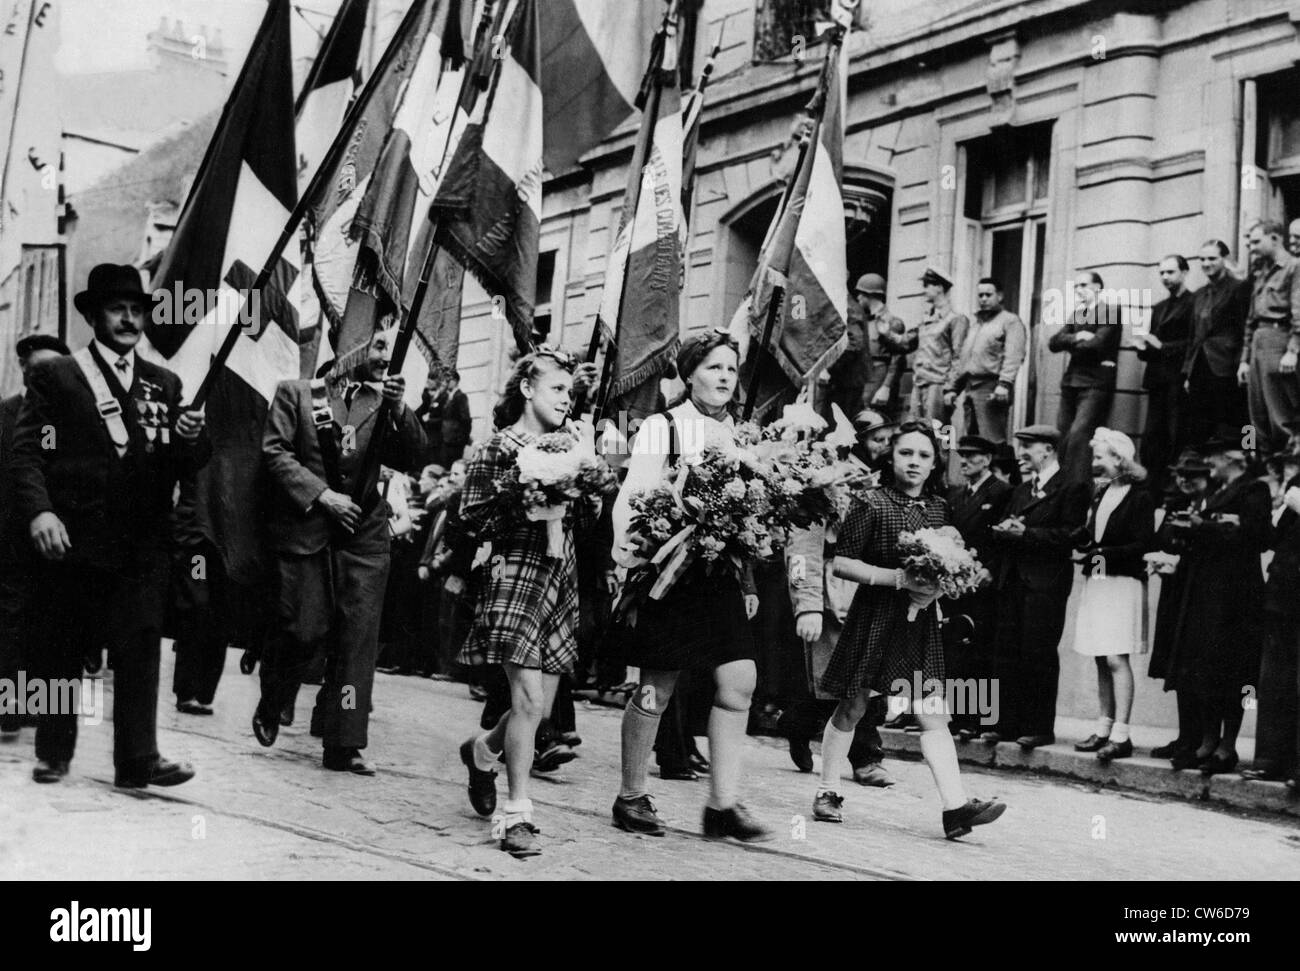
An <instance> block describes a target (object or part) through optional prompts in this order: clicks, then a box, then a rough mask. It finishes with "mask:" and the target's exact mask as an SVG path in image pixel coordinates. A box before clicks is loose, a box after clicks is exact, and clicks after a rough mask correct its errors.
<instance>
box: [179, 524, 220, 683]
mask: <svg viewBox="0 0 1300 971" xmlns="http://www.w3.org/2000/svg"><path fill="white" fill-rule="evenodd" d="M229 591H230V584H229V581H228V579H227V577H226V571H225V567H224V566H222V563H221V553H220V552H219V551H218V550H217V548H216V547H215V546H213V545H212V544H211V543H209V542H207V541H206V540H204V541H202V542H199V543H195V544H192V545H187V546H184V547H182V548H181V549H179V550H177V552H176V556H175V559H174V562H173V570H172V605H173V608H174V610H175V621H174V623H175V632H176V645H175V650H176V669H175V671H174V672H173V675H172V692H173V693H174V694H175V695H176V700H177V701H178V702H180V701H186V700H190V699H192V700H194V701H197V702H199V704H202V705H210V704H212V700H213V698H215V697H216V694H217V684H218V682H220V681H221V672H222V671H223V670H224V669H225V666H226V644H227V642H228V641H229V640H230V634H231V630H230V626H231V625H230V620H231V613H232V611H233V605H232V604H231V603H230V599H229Z"/></svg>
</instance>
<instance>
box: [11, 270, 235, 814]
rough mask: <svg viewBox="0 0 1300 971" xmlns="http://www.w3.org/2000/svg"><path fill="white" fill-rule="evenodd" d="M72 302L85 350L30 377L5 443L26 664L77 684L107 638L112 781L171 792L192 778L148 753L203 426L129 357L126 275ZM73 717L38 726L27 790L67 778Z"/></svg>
mask: <svg viewBox="0 0 1300 971" xmlns="http://www.w3.org/2000/svg"><path fill="white" fill-rule="evenodd" d="M73 302H74V303H75V305H76V307H77V310H79V311H80V312H81V313H82V314H83V315H84V316H85V318H86V320H87V321H89V323H90V324H91V326H92V327H93V328H94V332H95V339H94V340H93V341H92V342H91V344H90V345H89V346H88V347H85V348H83V349H82V350H80V351H78V352H77V353H76V354H74V355H72V356H70V357H55V358H53V359H51V360H47V361H42V362H41V363H40V364H38V365H36V366H35V367H33V368H32V369H31V371H30V373H29V375H28V378H27V395H26V398H25V400H24V401H23V407H22V411H21V412H20V413H19V416H18V431H17V434H16V435H15V438H14V459H13V465H14V471H13V474H14V493H15V507H16V516H17V517H18V519H19V521H20V522H22V523H24V524H26V529H27V535H28V537H29V538H30V541H31V543H32V545H33V546H34V547H35V550H36V554H37V556H38V557H39V561H40V565H39V573H38V577H37V586H36V597H35V600H34V601H33V604H32V618H33V624H34V627H35V635H36V636H35V637H34V638H33V642H34V643H36V644H39V645H40V650H39V652H38V656H37V657H35V658H32V659H31V662H32V667H33V669H34V673H35V674H36V675H37V676H38V677H42V678H46V679H49V680H50V681H55V680H62V681H64V682H65V683H66V682H67V681H79V680H80V678H81V666H82V657H83V654H84V653H85V647H86V646H87V645H88V644H94V643H98V642H99V641H100V640H102V639H107V640H108V642H109V651H110V656H111V658H112V663H113V762H114V766H115V768H116V772H115V777H114V778H115V784H116V785H117V786H119V787H124V788H133V789H138V788H144V787H145V786H148V785H159V786H173V785H179V784H180V783H182V782H186V781H188V780H189V779H190V778H192V777H193V775H194V770H193V769H192V768H190V767H189V766H188V765H184V764H178V763H175V762H170V761H168V760H166V759H164V758H162V757H161V756H160V755H159V754H158V746H157V715H158V666H159V642H160V639H161V633H160V632H161V628H162V621H163V604H164V599H165V596H166V593H167V575H168V566H169V547H170V544H171V524H170V517H171V512H172V492H173V490H174V489H175V486H176V482H177V480H178V479H179V478H180V477H181V476H183V475H186V474H189V473H191V472H193V471H194V470H195V469H197V468H200V467H201V466H202V465H203V464H204V463H206V462H207V460H208V457H209V455H210V454H211V451H212V448H211V445H210V443H209V442H208V439H207V436H206V435H205V434H204V430H203V424H204V422H203V415H202V414H201V413H200V412H197V411H192V410H182V408H181V401H182V398H181V380H180V378H178V377H177V376H176V375H175V374H173V373H172V372H171V371H168V370H167V369H166V368H163V367H159V366H158V365H157V364H153V363H151V362H149V361H146V360H144V359H143V358H142V357H140V356H139V355H137V354H136V350H135V348H136V345H137V344H138V343H139V341H140V335H141V333H142V331H143V329H144V321H145V313H146V308H147V307H148V306H149V305H150V297H149V295H148V294H146V293H145V292H144V291H143V289H142V288H141V286H140V276H139V273H138V271H137V270H136V269H135V268H134V267H131V266H114V265H112V264H108V263H104V264H100V265H99V266H96V267H95V268H94V269H93V270H91V271H90V278H89V281H88V282H87V284H86V289H85V290H83V291H82V292H80V293H78V294H77V295H76V298H75V299H74V301H73ZM83 703H84V699H83ZM83 712H84V706H83ZM77 714H78V713H77V712H74V711H67V710H59V711H57V712H51V713H44V714H41V716H40V717H39V719H38V722H37V726H36V758H37V760H38V761H37V766H36V769H35V771H34V772H33V773H32V775H33V778H34V779H35V780H36V781H37V782H58V781H59V780H60V779H62V778H63V777H64V776H65V775H66V774H67V772H68V763H69V762H70V760H71V759H72V755H73V750H74V747H75V745H76V738H77Z"/></svg>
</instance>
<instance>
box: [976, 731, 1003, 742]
mask: <svg viewBox="0 0 1300 971" xmlns="http://www.w3.org/2000/svg"><path fill="white" fill-rule="evenodd" d="M980 741H981V742H983V743H984V744H985V745H997V744H998V742H1000V741H1002V735H1001V733H999V732H981V733H980Z"/></svg>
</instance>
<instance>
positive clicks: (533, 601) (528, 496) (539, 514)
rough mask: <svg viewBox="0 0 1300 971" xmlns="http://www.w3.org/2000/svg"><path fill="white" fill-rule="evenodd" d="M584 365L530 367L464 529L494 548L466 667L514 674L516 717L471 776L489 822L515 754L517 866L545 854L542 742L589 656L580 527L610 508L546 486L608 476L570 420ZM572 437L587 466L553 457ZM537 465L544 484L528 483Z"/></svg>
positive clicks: (506, 820)
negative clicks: (534, 777)
mask: <svg viewBox="0 0 1300 971" xmlns="http://www.w3.org/2000/svg"><path fill="white" fill-rule="evenodd" d="M575 363H576V362H575V361H574V359H573V357H572V356H570V355H569V354H566V353H564V352H563V351H557V350H552V349H549V348H545V347H543V348H540V349H538V350H537V351H534V352H533V353H531V354H527V355H525V356H523V357H521V358H520V359H519V361H518V362H517V363H516V364H515V368H514V371H513V372H512V374H511V375H510V378H509V380H508V381H507V382H506V388H505V392H504V393H503V394H502V396H501V400H500V401H499V402H498V403H497V406H496V408H495V410H494V411H493V420H494V422H495V425H496V428H497V432H496V434H494V435H493V436H492V437H491V438H490V439H488V441H487V442H485V443H484V444H483V446H482V448H480V449H479V450H478V451H477V452H476V453H475V455H474V457H473V458H472V459H471V460H470V462H469V464H468V467H467V469H466V474H465V485H464V493H463V495H462V497H461V506H460V520H461V525H462V528H463V529H465V530H466V531H467V532H468V533H469V534H470V535H471V536H472V537H473V538H474V539H475V540H476V541H478V542H479V543H490V544H491V552H490V555H489V559H488V564H487V568H486V569H485V570H484V576H483V587H482V590H481V592H480V596H479V602H478V607H477V611H476V614H475V617H474V625H473V627H472V629H471V631H470V635H469V638H468V640H467V641H466V644H465V647H464V649H463V650H462V652H461V660H462V662H463V663H469V664H476V663H477V664H483V663H487V664H500V665H502V667H503V668H504V669H505V674H506V678H507V680H508V681H509V684H510V711H509V712H508V713H507V714H505V715H504V716H502V718H501V720H500V721H498V722H497V724H496V726H495V727H494V728H492V729H491V730H490V731H487V732H483V733H481V734H479V735H477V736H475V737H473V738H470V739H468V740H467V741H466V742H465V743H464V744H462V745H461V747H460V756H461V761H462V762H464V763H465V767H466V769H467V770H468V772H469V798H470V803H471V804H472V805H473V807H474V809H475V811H476V812H478V813H479V814H480V815H482V816H492V815H493V813H494V812H495V810H496V781H495V780H496V765H497V762H498V760H500V758H501V756H502V753H503V752H504V755H505V762H506V778H507V780H508V782H509V798H508V799H506V801H505V803H504V804H503V805H502V807H501V809H502V819H501V827H500V832H501V834H502V835H501V848H502V849H503V850H505V851H506V852H508V853H510V854H512V855H513V856H516V857H524V856H535V855H537V854H538V853H539V852H540V845H539V841H538V839H537V834H538V832H539V831H538V829H537V827H536V826H534V825H533V822H532V802H531V800H530V799H529V798H528V777H529V772H530V770H531V769H532V766H533V755H534V741H535V735H536V732H537V728H538V725H539V724H540V722H541V720H542V718H543V717H544V715H545V714H546V713H547V712H549V711H550V710H551V705H552V703H553V701H554V698H555V692H556V688H557V685H558V683H559V680H560V675H562V674H566V673H568V672H570V671H572V670H573V662H574V659H575V658H576V657H577V653H578V648H577V640H576V628H577V613H578V588H577V562H576V557H575V555H574V545H573V522H574V519H575V518H578V517H584V518H585V517H590V518H591V519H593V520H594V518H595V517H596V515H598V514H599V508H600V497H599V494H598V493H596V492H592V491H585V492H584V491H583V490H582V489H580V488H577V487H576V486H575V483H574V482H573V481H570V482H569V483H568V489H569V492H570V493H575V492H576V493H578V495H577V496H576V497H574V498H573V499H572V500H567V501H558V502H557V501H555V499H556V498H557V496H559V495H561V494H563V489H560V487H558V486H555V485H554V484H553V483H550V479H549V478H546V470H547V468H548V467H550V468H551V469H552V471H554V472H556V473H558V474H557V475H555V476H554V477H553V478H554V479H555V480H556V481H557V482H558V481H559V480H561V479H564V478H565V476H564V474H563V473H564V469H565V468H569V469H576V468H578V467H579V464H581V466H582V467H583V468H595V469H597V470H599V469H601V468H603V466H601V465H599V464H598V460H595V459H594V455H595V451H594V446H593V445H592V440H593V436H592V434H591V432H590V429H589V428H587V429H579V428H578V427H577V426H575V425H573V424H572V423H570V422H568V416H569V409H570V407H571V405H572V401H573V385H574V369H575ZM562 429H563V430H565V431H567V432H569V433H570V434H571V435H572V439H571V442H570V444H572V446H573V450H574V451H579V452H581V457H582V459H583V461H582V462H581V463H578V462H577V461H576V460H574V461H572V462H569V464H568V465H567V466H566V465H565V463H566V461H567V459H566V457H565V456H566V454H567V453H566V452H562V451H560V450H558V448H552V450H550V451H548V448H547V447H548V446H558V445H562V444H564V443H563V442H562V441H561V440H560V438H559V437H557V436H556V435H555V433H556V432H559V431H561V430H562ZM587 453H590V457H589V458H588V455H587ZM525 467H531V468H533V469H534V470H535V472H536V474H537V475H538V476H539V477H540V478H531V479H527V481H521V480H522V479H524V478H525V476H522V475H521V472H523V471H524V470H525ZM605 473H606V474H607V473H608V470H607V469H606V470H605ZM543 478H546V481H545V482H543V481H542V479H543ZM568 478H569V479H570V480H573V478H574V476H573V475H569V476H568Z"/></svg>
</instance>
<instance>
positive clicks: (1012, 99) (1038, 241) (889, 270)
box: [460, 0, 1300, 437]
mask: <svg viewBox="0 0 1300 971" xmlns="http://www.w3.org/2000/svg"><path fill="white" fill-rule="evenodd" d="M792 3H794V4H795V5H798V2H797V0H706V2H705V3H704V4H703V6H702V14H701V17H702V19H701V23H700V26H699V29H698V31H697V35H696V44H695V46H696V50H695V52H694V56H693V60H694V64H695V65H696V66H697V67H698V65H699V64H700V62H701V61H702V59H703V57H704V55H705V51H706V49H707V48H709V47H710V46H711V45H712V42H713V38H714V36H715V35H716V33H717V31H718V29H719V28H720V27H721V28H722V30H723V35H722V36H723V51H722V54H721V55H720V57H719V63H718V65H717V70H716V72H715V75H714V78H715V80H714V82H713V85H712V87H711V88H710V91H709V96H708V101H707V105H706V108H705V115H704V122H703V128H702V134H701V143H700V155H699V166H698V173H699V174H698V183H697V189H696V206H695V214H694V217H693V224H692V226H691V232H690V240H689V244H688V253H687V267H686V283H685V291H686V292H685V293H684V295H683V320H684V328H683V329H684V331H691V330H696V329H699V328H703V327H706V326H713V325H716V324H722V323H725V322H726V321H727V320H729V319H730V317H731V315H732V313H733V312H734V310H735V308H736V307H737V306H738V305H739V303H740V300H741V299H742V297H743V295H744V291H745V289H746V286H747V284H748V282H749V279H750V276H751V274H752V272H753V269H754V266H755V264H756V260H757V253H758V248H759V245H760V244H761V241H762V236H763V233H764V231H765V230H766V228H767V224H768V221H769V220H770V218H771V215H772V213H773V212H774V210H775V206H776V198H777V195H778V193H779V191H780V188H781V178H782V175H783V173H784V171H785V170H786V169H787V168H788V167H789V157H788V155H787V151H786V150H787V149H788V148H789V136H790V132H791V128H792V124H793V122H794V121H795V119H796V118H797V117H798V115H799V114H800V112H801V111H802V109H803V106H804V105H805V104H806V102H807V101H808V98H809V96H810V94H811V92H812V89H813V87H814V85H815V82H816V75H817V71H818V67H819V63H820V55H821V48H820V46H819V45H817V44H816V43H815V42H811V43H808V44H800V43H798V38H796V43H795V46H796V47H798V48H801V50H798V51H792V52H791V53H789V54H787V55H785V56H783V57H778V58H775V59H769V60H764V61H756V60H755V57H756V47H755V37H756V27H761V26H762V25H763V24H764V23H765V22H766V23H770V21H771V9H770V8H771V7H773V6H784V7H789V6H791V4H792ZM864 4H865V5H864V8H863V10H862V11H861V16H860V20H862V21H863V23H864V24H865V29H856V30H855V31H854V32H853V33H852V34H851V35H850V38H849V41H848V43H849V45H850V51H851V76H850V80H849V92H850V96H849V106H848V113H847V135H846V145H845V153H844V155H845V199H846V206H845V219H846V222H847V224H848V239H849V253H848V258H849V259H848V262H849V269H850V275H851V276H853V275H856V274H858V273H861V272H865V271H868V270H873V271H877V272H881V273H884V274H885V275H886V276H887V277H888V280H889V294H888V296H889V303H890V306H891V309H893V310H894V312H896V313H897V314H899V315H900V316H901V317H903V318H904V320H905V321H907V322H908V323H909V324H915V323H916V322H917V321H919V319H920V316H921V314H922V312H923V304H922V294H921V284H920V279H919V278H920V276H921V272H922V270H923V268H924V267H925V266H926V265H927V264H928V263H933V264H935V265H936V266H938V267H941V268H946V269H947V270H949V271H951V273H952V274H954V279H955V280H956V284H957V285H956V287H955V289H954V292H953V298H954V302H955V303H956V305H957V306H958V307H959V308H962V309H967V310H970V309H973V304H974V299H973V291H974V284H975V281H976V280H978V279H979V277H981V276H983V275H986V274H990V275H994V276H997V277H999V278H1000V279H1002V280H1003V282H1004V283H1005V285H1006V287H1007V303H1008V305H1009V306H1010V307H1011V308H1012V309H1015V310H1017V311H1018V312H1019V313H1020V314H1021V316H1022V317H1023V318H1024V319H1025V320H1026V321H1029V322H1031V326H1032V328H1033V334H1032V353H1031V354H1030V355H1028V360H1027V362H1026V365H1025V367H1024V368H1023V369H1022V373H1021V375H1020V382H1019V390H1020V393H1019V394H1018V395H1017V398H1018V403H1017V415H1016V420H1017V422H1018V423H1021V424H1023V423H1028V422H1029V421H1053V420H1054V418H1055V414H1056V402H1057V397H1058V392H1057V386H1058V384H1059V380H1060V375H1061V372H1062V370H1063V367H1064V364H1065V361H1064V360H1063V356H1062V355H1055V354H1051V353H1049V352H1048V351H1047V339H1048V336H1049V334H1050V330H1051V327H1052V326H1053V324H1054V322H1055V321H1056V320H1059V319H1060V318H1061V317H1062V315H1063V311H1064V309H1065V306H1066V304H1065V301H1068V300H1070V299H1072V285H1071V281H1072V280H1073V278H1074V276H1075V275H1076V271H1078V270H1096V271H1098V272H1099V273H1101V274H1102V276H1103V278H1104V279H1105V283H1106V286H1107V287H1108V288H1112V289H1115V290H1117V291H1119V296H1120V297H1121V298H1122V299H1124V300H1125V302H1127V303H1128V304H1129V305H1130V310H1131V312H1130V314H1129V315H1128V317H1129V324H1128V326H1130V327H1131V326H1133V325H1134V324H1136V325H1137V326H1141V325H1142V320H1143V317H1144V313H1145V311H1147V310H1149V307H1150V304H1151V303H1152V302H1153V301H1154V300H1159V299H1161V298H1162V297H1163V295H1164V292H1163V290H1162V288H1161V287H1160V284H1159V280H1158V278H1157V275H1156V266H1157V264H1158V262H1159V260H1160V258H1161V257H1162V256H1164V255H1166V254H1169V253H1182V254H1190V255H1194V254H1195V252H1196V250H1197V249H1198V248H1199V246H1200V244H1201V243H1202V242H1203V241H1204V240H1205V239H1207V238H1209V237H1218V238H1222V239H1223V240H1225V241H1226V242H1227V243H1228V245H1229V246H1230V247H1231V248H1232V250H1233V253H1234V257H1237V258H1240V253H1239V251H1240V250H1241V249H1242V248H1243V236H1244V233H1245V230H1246V228H1247V227H1248V225H1249V223H1250V222H1251V221H1252V220H1254V219H1255V218H1258V217H1259V216H1262V215H1268V216H1273V217H1277V218H1284V217H1286V216H1294V215H1297V214H1300V86H1298V85H1297V80H1300V70H1298V69H1297V63H1298V62H1300V2H1296V0H1183V2H1180V0H1162V2H1148V0H984V2H975V3H972V2H970V0H927V2H925V3H915V2H914V0H864ZM808 5H811V6H816V3H815V0H814V2H813V3H811V4H808ZM763 39H764V40H766V41H769V43H768V44H766V45H765V46H767V47H770V37H769V36H768V35H767V34H763ZM766 53H768V54H771V53H773V52H772V51H771V50H767V51H766ZM800 53H801V54H802V58H800V57H799V54H800ZM634 134H635V120H632V121H630V122H629V123H628V124H627V125H625V126H624V127H623V128H622V129H621V130H620V131H619V132H616V133H615V134H614V135H613V136H611V137H610V138H609V139H607V140H606V141H605V143H604V144H602V145H601V146H600V147H599V148H597V149H596V150H595V151H593V152H591V153H590V154H589V155H588V156H587V157H586V158H584V159H583V161H582V166H581V168H580V169H579V170H577V171H574V172H569V173H561V174H559V175H556V176H554V177H553V178H552V179H551V181H550V182H549V183H548V186H547V189H546V193H545V199H544V208H543V223H542V251H543V259H542V266H541V268H540V272H539V298H538V304H539V309H538V314H539V316H541V317H543V318H544V320H543V321H541V322H540V323H541V324H542V325H543V326H544V327H549V329H550V334H551V339H552V340H553V341H554V340H562V341H563V343H564V344H565V345H566V346H569V347H571V348H575V349H576V348H580V347H585V346H586V343H587V341H588V339H589V337H590V334H591V329H592V327H593V325H594V321H595V313H596V309H597V306H598V302H599V298H600V291H601V286H602V281H603V277H604V267H605V258H606V254H607V252H608V250H609V248H610V246H611V245H612V239H613V233H614V231H615V229H616V227H617V223H618V218H619V213H620V209H621V205H622V199H623V191H624V186H625V167H626V164H627V162H628V159H629V156H630V152H631V146H632V141H633V138H634ZM790 154H792V153H790ZM846 282H847V281H846ZM1190 282H1191V285H1192V286H1193V287H1196V286H1199V285H1200V284H1201V282H1202V279H1201V277H1200V275H1199V271H1197V270H1195V269H1194V270H1193V274H1192V277H1191V280H1190ZM465 310H466V313H465V317H464V321H463V326H462V346H461V358H460V370H461V372H462V376H463V386H464V387H465V388H466V390H467V391H468V392H469V393H470V396H471V402H472V404H473V411H474V414H475V416H476V429H475V430H476V433H477V435H482V434H483V433H484V432H485V431H486V430H487V429H486V422H487V415H488V412H489V411H490V408H491V399H492V398H493V396H494V395H495V393H496V391H497V389H499V388H500V386H501V383H502V381H503V380H504V377H505V371H506V368H507V367H508V356H507V355H508V352H509V345H510V340H509V336H508V334H506V333H505V330H504V329H503V328H502V327H501V326H499V322H497V321H493V320H492V319H491V317H490V313H489V311H490V302H489V301H488V299H487V296H486V295H485V294H483V293H481V292H473V291H471V292H469V293H467V295H466V307H465ZM1141 368H1142V365H1141V363H1140V362H1139V361H1138V360H1137V358H1136V354H1135V353H1134V352H1132V351H1130V350H1126V351H1124V352H1123V353H1122V354H1121V359H1120V373H1119V394H1117V396H1116V401H1115V406H1114V410H1113V413H1112V416H1111V423H1112V424H1113V425H1114V426H1115V427H1119V428H1122V429H1124V430H1126V431H1129V432H1131V433H1134V434H1136V433H1138V432H1140V430H1141V425H1142V415H1143V407H1144V403H1143V400H1142V395H1141V392H1140V381H1141ZM477 435H476V437H477Z"/></svg>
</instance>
